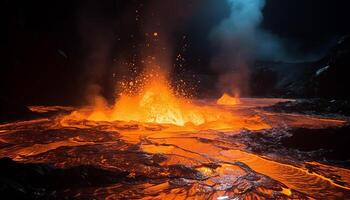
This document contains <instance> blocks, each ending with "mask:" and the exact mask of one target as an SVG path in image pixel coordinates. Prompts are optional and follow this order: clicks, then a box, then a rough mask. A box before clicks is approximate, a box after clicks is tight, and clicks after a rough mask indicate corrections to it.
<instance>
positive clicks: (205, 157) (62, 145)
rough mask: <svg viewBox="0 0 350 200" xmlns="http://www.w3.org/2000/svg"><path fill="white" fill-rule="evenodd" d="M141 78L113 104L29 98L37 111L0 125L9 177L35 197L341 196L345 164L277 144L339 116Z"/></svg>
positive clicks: (349, 183)
mask: <svg viewBox="0 0 350 200" xmlns="http://www.w3.org/2000/svg"><path fill="white" fill-rule="evenodd" d="M149 77H151V76H149ZM135 83H136V82H135ZM142 83H143V84H142V87H140V89H139V90H138V92H137V93H133V92H127V91H128V90H125V91H124V93H121V94H119V98H118V100H117V101H116V103H115V104H114V105H113V106H109V105H108V104H107V103H105V101H104V100H103V99H102V98H101V97H96V101H95V102H96V103H95V105H93V106H91V107H85V108H81V109H76V108H69V107H60V106H55V107H44V106H33V107H30V109H31V110H32V111H33V112H37V113H39V114H45V113H46V115H45V117H43V118H41V119H36V120H31V121H18V122H13V123H7V124H2V125H0V157H9V158H11V159H13V160H14V161H16V162H18V163H17V165H19V166H18V167H13V166H16V164H15V163H9V161H7V160H1V159H0V162H1V163H5V164H3V165H6V166H8V168H5V169H6V170H7V173H6V174H9V175H8V176H9V177H8V178H13V177H17V174H18V173H19V172H17V171H16V170H17V169H22V171H21V172H20V174H21V176H26V167H28V168H29V170H31V171H30V174H29V176H30V177H31V178H30V179H33V177H34V179H36V176H38V179H39V178H40V180H42V181H41V182H40V183H37V184H36V185H34V186H30V188H29V189H28V191H33V194H31V195H33V196H32V197H33V198H36V199H38V198H41V199H62V198H63V197H64V198H66V197H71V198H74V199H144V200H146V199H218V200H219V199H220V200H223V199H267V198H269V199H346V198H350V176H349V174H350V171H349V170H348V169H345V168H341V167H337V166H332V165H331V164H328V163H327V162H325V161H323V160H321V159H318V158H317V157H312V155H314V153H315V152H312V153H308V152H301V151H298V150H296V151H293V150H289V149H285V148H284V147H280V146H278V145H280V143H281V141H282V139H285V138H289V137H291V135H292V134H293V133H292V132H291V130H293V129H294V128H304V129H308V130H313V129H324V128H328V127H341V126H344V125H345V124H346V123H347V120H346V119H332V118H327V117H322V116H309V115H303V114H287V113H276V112H268V111H265V110H263V109H260V108H261V107H263V106H270V105H273V104H275V103H278V102H282V101H291V100H286V99H249V98H248V99H247V98H242V99H239V100H238V99H235V98H234V97H230V96H228V95H224V96H223V97H222V98H221V99H220V100H219V101H215V100H210V99H204V100H194V99H190V98H185V97H183V96H180V95H178V94H177V93H176V90H173V89H172V88H171V87H170V85H169V84H168V82H167V81H166V79H165V78H164V77H163V76H153V78H150V79H149V81H146V82H142ZM124 85H126V86H127V87H129V86H133V85H134V82H132V83H131V82H128V83H127V84H124ZM238 102H239V103H238ZM221 104H223V105H221ZM71 110H74V111H71ZM60 111H61V113H60ZM50 112H54V114H52V115H51V116H50V115H48V114H47V113H50ZM67 112H71V113H69V114H63V113H67ZM48 116H49V117H48ZM268 137H272V139H274V140H276V141H277V142H275V143H272V142H271V141H269V139H268ZM256 149H257V150H256ZM273 149H276V151H272V150H273ZM316 152H317V151H316ZM319 153H322V152H319ZM322 162H323V163H322ZM22 165H23V166H22ZM43 166H44V168H43ZM37 172H40V173H37ZM12 173H13V174H12ZM24 179H25V178H24ZM19 181H20V183H22V182H21V181H23V179H20V180H19ZM17 185H19V184H17ZM25 186H26V185H25ZM25 186H23V188H22V187H21V191H27V188H26V187H25ZM28 193H29V192H28ZM26 194H27V193H26Z"/></svg>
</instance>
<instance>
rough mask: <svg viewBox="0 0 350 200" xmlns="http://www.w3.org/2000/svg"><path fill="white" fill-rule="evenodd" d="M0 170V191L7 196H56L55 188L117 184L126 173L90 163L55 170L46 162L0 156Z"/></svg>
mask: <svg viewBox="0 0 350 200" xmlns="http://www.w3.org/2000/svg"><path fill="white" fill-rule="evenodd" d="M0 171H1V172H2V173H1V174H0V193H1V195H2V197H8V198H9V199H59V198H60V197H58V196H57V195H59V193H58V191H61V193H62V192H63V191H64V190H66V189H73V188H75V187H80V188H81V187H90V186H100V185H108V184H112V183H117V182H120V181H121V180H123V178H125V177H126V176H127V175H128V173H125V172H116V171H113V172H111V171H106V170H103V169H99V168H95V167H93V166H78V167H73V168H68V169H58V168H54V167H52V166H50V165H46V164H22V163H17V162H14V161H12V160H11V159H9V158H2V159H0ZM64 196H65V195H64ZM68 198H69V197H68ZM71 198H72V197H71Z"/></svg>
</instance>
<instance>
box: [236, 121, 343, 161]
mask: <svg viewBox="0 0 350 200" xmlns="http://www.w3.org/2000/svg"><path fill="white" fill-rule="evenodd" d="M349 133H350V126H344V127H336V128H326V129H307V128H295V129H271V130H265V131H253V132H249V131H248V132H244V133H242V134H239V135H236V136H234V138H235V140H239V141H241V142H242V143H244V144H246V145H247V150H249V151H252V152H255V153H258V154H261V155H271V154H275V155H280V156H283V157H284V158H291V159H296V160H301V161H319V162H325V163H330V164H336V165H340V166H343V167H350V146H349V145H348V141H350V135H349Z"/></svg>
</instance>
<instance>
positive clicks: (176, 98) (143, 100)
mask: <svg viewBox="0 0 350 200" xmlns="http://www.w3.org/2000/svg"><path fill="white" fill-rule="evenodd" d="M145 77H146V78H145ZM165 77H166V76H164V75H162V74H161V73H160V74H157V75H149V74H148V75H145V76H142V78H139V80H137V81H135V83H136V82H137V83H140V82H141V85H135V84H134V82H128V83H127V84H123V85H124V86H127V87H126V88H127V89H125V88H124V91H123V92H122V93H121V94H119V97H118V98H117V101H116V102H115V104H114V105H113V106H112V107H109V106H108V105H107V103H106V102H105V100H104V99H103V98H102V97H96V98H95V105H94V106H93V108H92V109H82V110H78V111H75V112H73V113H72V114H71V115H70V116H68V117H66V118H65V119H74V120H86V119H87V120H90V121H125V122H139V123H157V124H173V125H177V126H193V125H194V126H199V125H203V124H206V123H211V125H210V126H214V127H215V128H216V129H220V128H229V127H232V126H233V121H235V120H233V118H234V116H233V114H232V113H231V112H228V111H226V110H223V109H221V108H218V107H212V106H200V105H197V104H195V103H194V102H193V101H191V100H190V99H189V98H186V97H184V96H180V95H177V93H176V92H175V90H174V89H173V88H172V87H171V86H170V84H169V83H168V81H167V80H166V78H165ZM142 81H143V82H142ZM131 83H132V84H131ZM130 87H133V88H134V87H139V89H138V91H137V92H132V91H134V90H132V89H130ZM135 93H136V94H135ZM213 123H215V125H214V124H213ZM238 124H239V123H238Z"/></svg>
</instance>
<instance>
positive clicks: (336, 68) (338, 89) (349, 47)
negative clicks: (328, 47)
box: [311, 36, 350, 99]
mask: <svg viewBox="0 0 350 200" xmlns="http://www.w3.org/2000/svg"><path fill="white" fill-rule="evenodd" d="M326 59H327V60H328V63H327V65H325V66H320V67H319V68H318V69H317V71H316V72H315V74H314V76H313V77H312V80H311V86H313V87H314V90H315V94H316V95H317V96H319V97H325V98H339V99H350V93H349V92H348V91H349V88H348V87H349V85H350V79H349V72H350V70H349V66H350V36H345V37H343V38H342V39H341V40H340V41H339V42H338V44H337V45H336V46H335V47H334V48H333V49H332V51H331V52H330V53H329V55H328V56H327V57H326Z"/></svg>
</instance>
